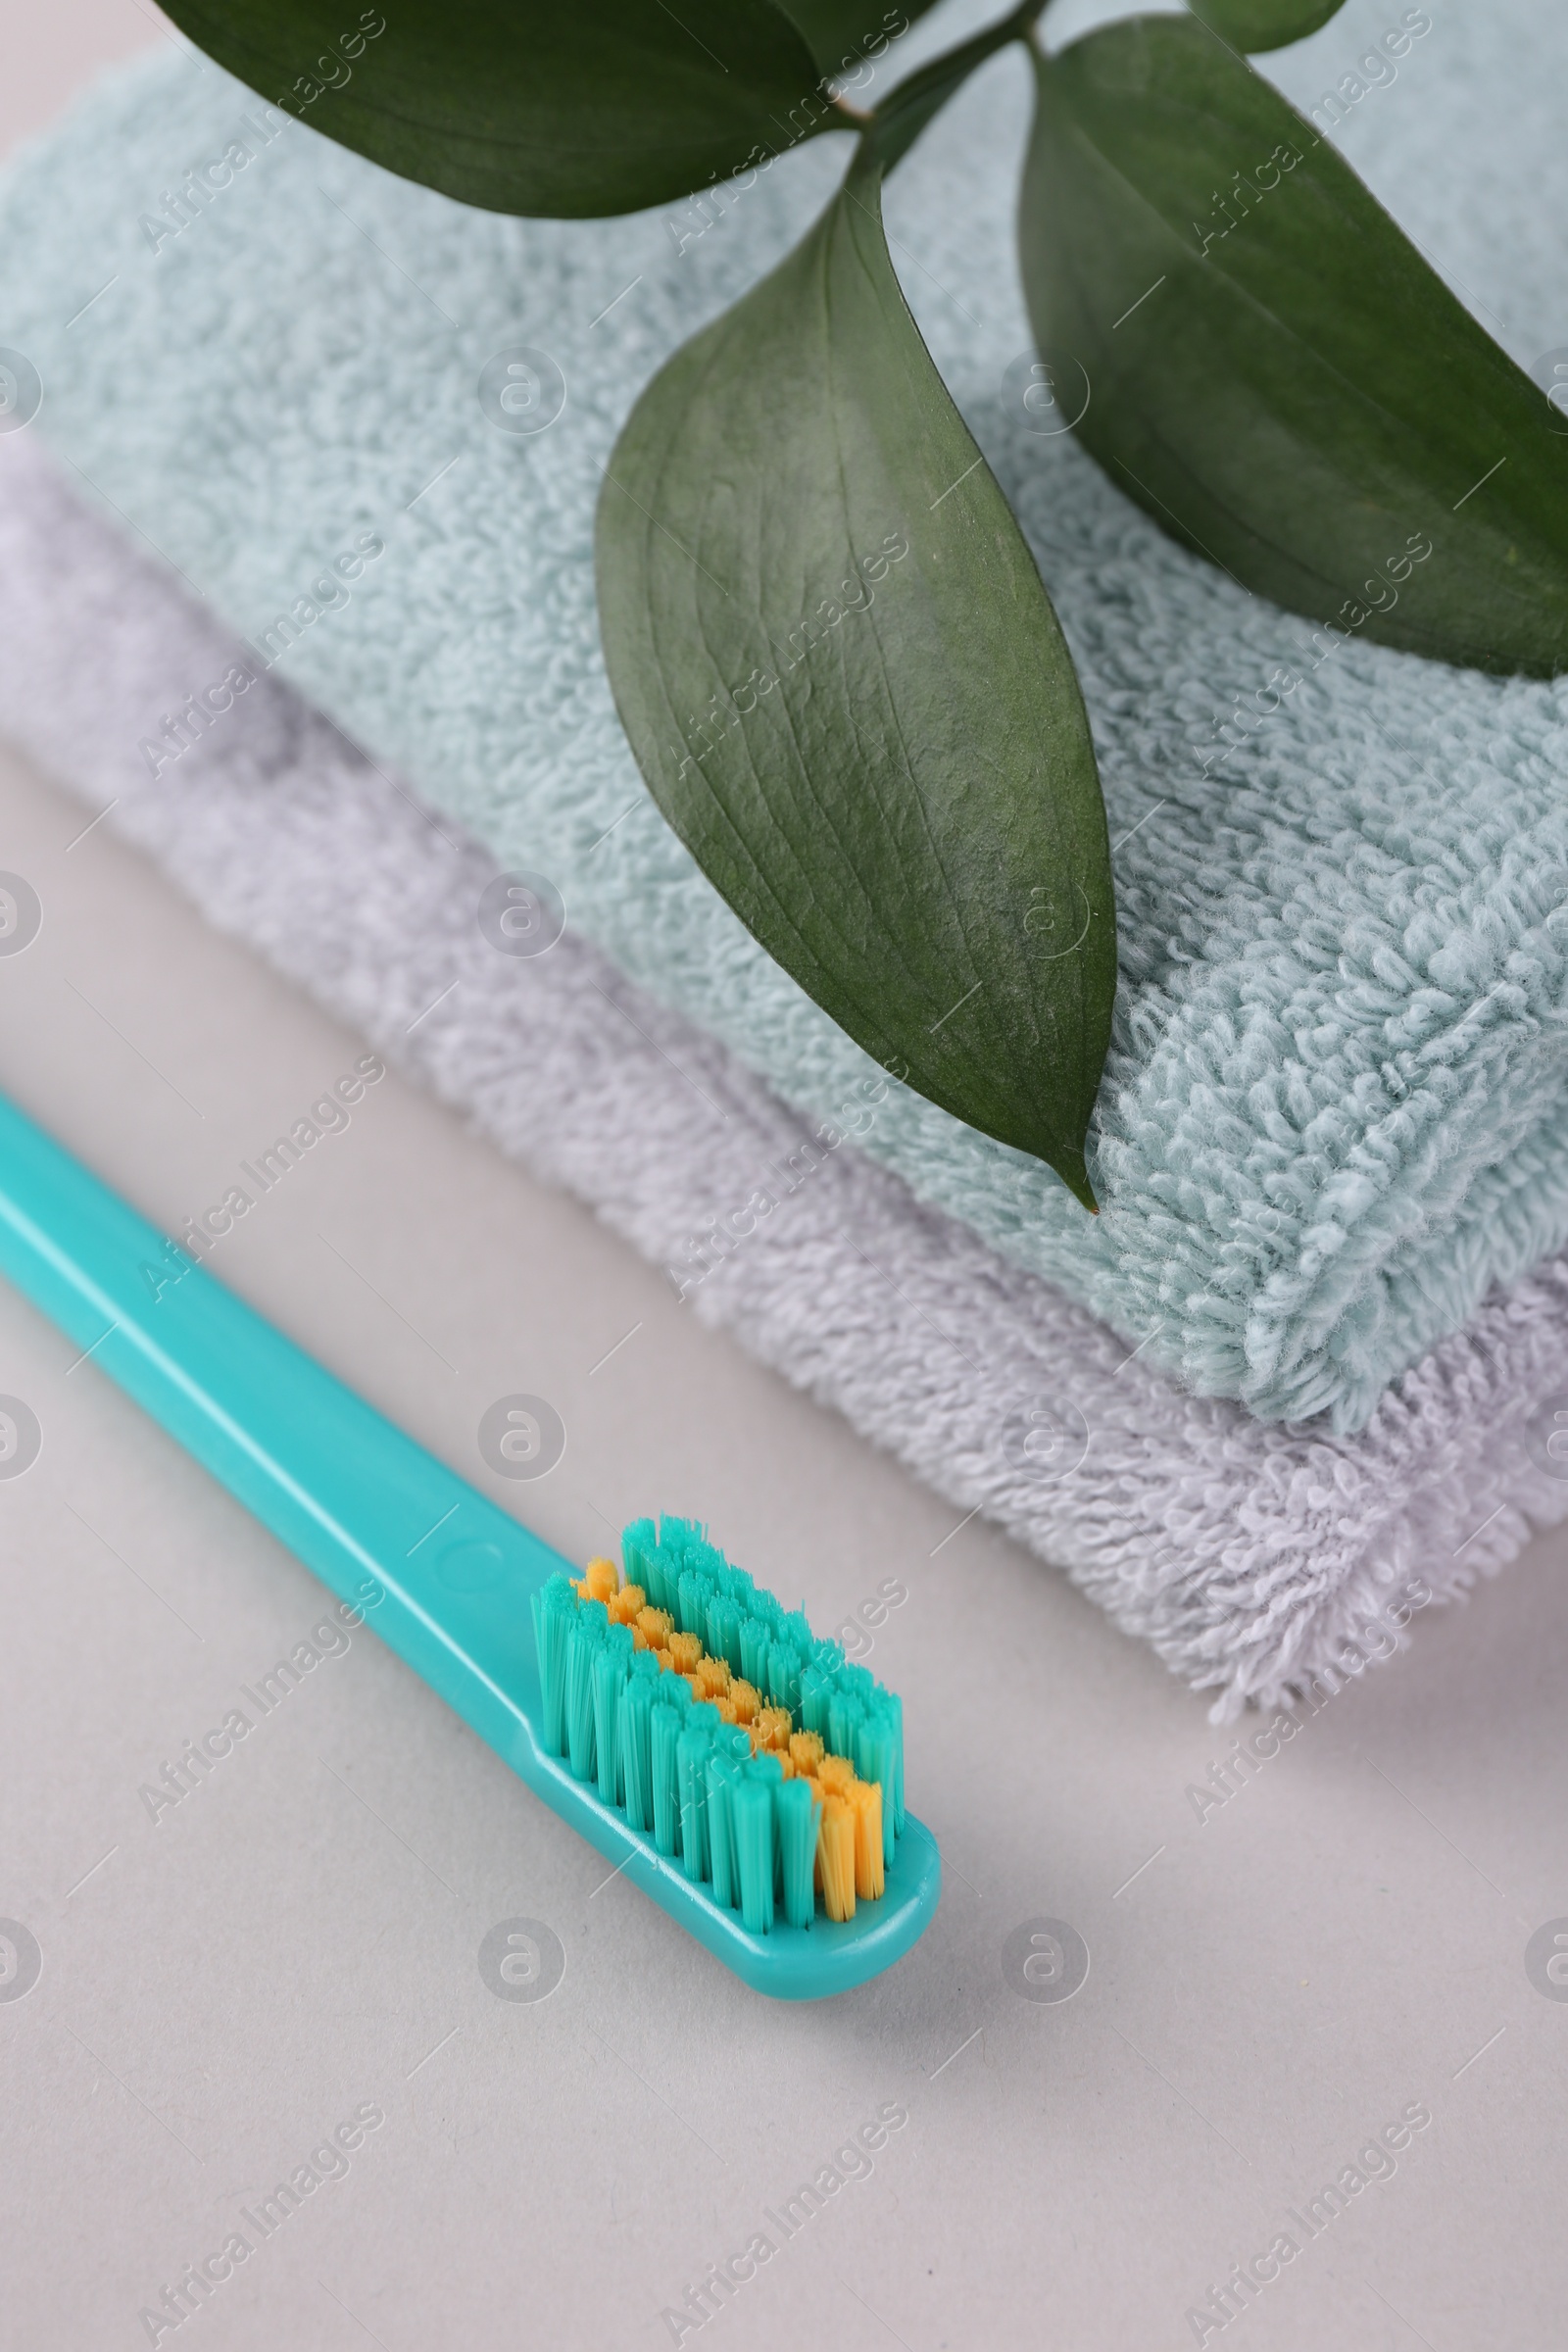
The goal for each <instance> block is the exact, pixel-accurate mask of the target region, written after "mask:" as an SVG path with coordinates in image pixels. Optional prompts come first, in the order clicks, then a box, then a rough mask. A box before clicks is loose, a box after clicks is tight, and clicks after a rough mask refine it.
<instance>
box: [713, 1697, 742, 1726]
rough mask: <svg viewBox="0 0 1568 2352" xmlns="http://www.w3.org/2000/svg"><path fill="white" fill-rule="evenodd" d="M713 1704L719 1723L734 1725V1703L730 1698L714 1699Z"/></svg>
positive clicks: (735, 1718)
mask: <svg viewBox="0 0 1568 2352" xmlns="http://www.w3.org/2000/svg"><path fill="white" fill-rule="evenodd" d="M713 1704H714V1706H715V1707H716V1708H717V1710H718V1720H719V1722H720V1723H734V1722H735V1721H736V1720H737V1717H736V1714H735V1701H734V1700H733V1699H732V1698H715V1699H714V1701H713Z"/></svg>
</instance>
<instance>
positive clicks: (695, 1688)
mask: <svg viewBox="0 0 1568 2352" xmlns="http://www.w3.org/2000/svg"><path fill="white" fill-rule="evenodd" d="M686 1688H687V1690H688V1691H690V1692H691V1694H692V1696H693V1698H706V1697H707V1696H708V1692H707V1691H705V1690H704V1689H703V1678H702V1676H701V1675H700V1674H689V1675H687V1677H686Z"/></svg>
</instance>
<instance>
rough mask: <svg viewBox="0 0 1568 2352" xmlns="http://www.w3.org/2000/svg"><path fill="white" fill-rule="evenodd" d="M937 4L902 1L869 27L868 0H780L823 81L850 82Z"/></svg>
mask: <svg viewBox="0 0 1568 2352" xmlns="http://www.w3.org/2000/svg"><path fill="white" fill-rule="evenodd" d="M935 4H936V0H906V5H905V6H903V7H902V8H886V7H884V8H883V10H882V14H881V16H880V18H879V19H878V20H877V21H876V22H875V23H871V22H869V20H870V18H871V0H779V6H780V7H781V8H782V9H783V11H784V14H785V15H786V16H787V17H788V18H789V19H790V21H791V23H792V24H793V25H795V26H796V27H797V28H798V30H799V32H800V34H801V37H802V39H803V40H804V41H805V43H806V45H807V47H808V48H809V50H810V52H811V55H812V56H813V57H814V58H815V60H816V63H817V69H818V71H819V72H820V73H822V75H823V76H824V78H826V77H827V76H828V75H831V76H832V77H833V78H834V79H835V80H837V79H839V78H841V77H842V78H845V79H848V80H851V81H853V80H855V79H856V78H857V77H858V76H859V75H860V73H861V68H862V66H863V65H864V64H866V63H868V62H869V63H871V64H875V62H876V60H877V59H878V58H881V57H885V56H886V54H887V49H888V43H889V42H890V41H896V40H897V39H898V37H899V35H900V33H901V32H907V31H908V29H909V26H910V25H912V24H913V23H914V22H915V20H916V19H917V18H919V17H923V16H924V15H925V13H926V10H927V9H928V8H932V7H934V6H935ZM850 95H851V96H852V97H853V96H854V91H853V89H852V90H851V92H850Z"/></svg>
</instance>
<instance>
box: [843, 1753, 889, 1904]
mask: <svg viewBox="0 0 1568 2352" xmlns="http://www.w3.org/2000/svg"><path fill="white" fill-rule="evenodd" d="M850 1802H851V1803H852V1804H853V1805H854V1807H855V1891H856V1893H857V1894H858V1896H859V1897H860V1900H861V1901H862V1902H866V1903H870V1902H875V1901H876V1899H877V1897H878V1895H880V1893H881V1892H882V1784H881V1782H880V1781H857V1782H856V1784H855V1787H854V1788H853V1789H852V1790H851V1791H850Z"/></svg>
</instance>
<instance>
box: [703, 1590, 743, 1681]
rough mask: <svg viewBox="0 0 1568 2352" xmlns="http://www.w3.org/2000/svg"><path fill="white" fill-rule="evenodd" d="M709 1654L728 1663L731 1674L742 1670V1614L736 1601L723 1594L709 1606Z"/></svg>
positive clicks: (707, 1633) (707, 1637) (707, 1636)
mask: <svg viewBox="0 0 1568 2352" xmlns="http://www.w3.org/2000/svg"><path fill="white" fill-rule="evenodd" d="M705 1639H706V1641H707V1643H708V1648H709V1654H710V1655H711V1657H715V1658H724V1659H726V1660H727V1661H728V1664H729V1670H730V1672H731V1674H739V1672H740V1670H741V1613H740V1610H739V1609H738V1608H737V1607H736V1605H735V1603H734V1601H732V1600H728V1599H726V1598H725V1597H724V1596H723V1595H722V1594H721V1595H720V1596H719V1597H718V1598H717V1599H716V1600H711V1601H710V1602H709V1604H708V1627H707V1632H706V1635H705Z"/></svg>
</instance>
